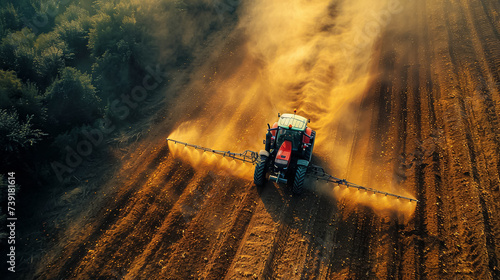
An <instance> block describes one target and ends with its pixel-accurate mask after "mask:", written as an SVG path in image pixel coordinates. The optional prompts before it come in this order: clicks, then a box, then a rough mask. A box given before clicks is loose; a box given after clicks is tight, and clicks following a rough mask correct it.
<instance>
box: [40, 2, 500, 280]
mask: <svg viewBox="0 0 500 280" xmlns="http://www.w3.org/2000/svg"><path fill="white" fill-rule="evenodd" d="M406 2H408V3H406ZM405 5H407V6H406V8H405V10H404V11H403V12H402V13H400V14H397V15H395V16H394V19H393V22H394V23H396V22H397V23H398V24H400V23H401V24H403V25H404V24H406V25H407V26H405V28H401V26H397V25H392V24H389V25H388V26H387V27H386V28H385V29H384V31H383V32H382V33H381V37H380V38H379V39H378V41H377V43H376V45H375V51H374V55H373V56H372V66H371V67H372V68H371V70H370V71H371V72H372V73H374V75H373V77H374V78H373V79H372V80H371V81H370V83H369V87H368V90H366V92H365V93H364V94H363V96H362V98H361V102H359V104H358V105H357V106H358V108H355V109H356V110H359V111H362V112H364V113H363V114H362V115H361V116H360V117H359V120H358V121H359V122H360V123H362V125H359V126H356V127H360V130H361V127H362V128H363V132H362V133H361V132H360V133H359V135H357V136H356V137H353V141H352V144H351V145H352V146H351V150H356V151H358V152H357V153H356V155H355V156H352V157H350V159H349V160H350V161H352V162H353V163H351V162H349V164H354V162H363V163H370V162H375V161H376V162H378V163H381V164H382V165H383V168H385V169H388V170H391V172H392V173H395V174H398V176H399V180H400V182H399V183H400V185H401V186H402V188H403V189H404V190H405V191H407V192H408V193H410V194H413V195H414V196H415V197H416V198H417V199H418V200H419V201H420V202H419V203H418V204H417V206H416V209H414V212H413V213H412V214H411V216H410V217H405V218H404V220H402V219H401V217H399V215H398V213H397V212H389V213H387V212H384V213H382V214H381V213H379V212H378V211H377V210H376V209H374V208H371V207H368V206H363V205H355V206H354V207H353V206H352V205H350V204H349V203H348V202H346V201H345V200H342V199H341V200H339V199H334V198H331V197H330V196H328V195H324V194H322V193H319V192H316V191H314V190H313V191H309V192H307V193H306V194H305V195H302V196H298V197H297V196H291V192H290V190H289V189H287V188H286V187H283V186H278V185H274V184H271V183H269V184H268V185H267V186H265V188H263V189H261V190H260V189H257V188H256V187H255V186H254V185H253V184H252V181H251V180H249V178H248V176H247V177H244V178H240V177H237V176H232V175H230V174H229V175H228V174H227V173H224V172H223V171H221V170H219V169H218V168H215V167H209V166H207V165H203V164H201V165H196V164H193V163H192V162H190V161H186V160H184V159H183V157H179V156H176V155H174V153H172V151H171V148H169V146H168V145H167V143H166V142H165V140H164V139H165V137H167V136H169V135H170V133H171V131H172V127H174V126H175V125H176V124H177V123H180V121H181V119H182V118H181V117H178V118H177V119H176V118H173V119H169V120H168V121H166V122H165V123H162V124H161V126H158V129H157V132H156V133H155V134H154V135H149V136H148V137H146V138H145V139H143V140H142V141H141V142H140V143H138V144H137V145H135V146H134V147H133V148H131V149H130V151H129V153H128V154H127V155H126V156H123V158H122V159H121V162H122V167H121V169H120V170H119V171H118V172H117V173H116V174H115V175H114V177H115V179H112V180H110V182H108V183H107V184H106V185H105V186H103V188H102V190H103V191H102V193H107V197H106V198H101V199H99V200H96V202H94V203H92V204H89V209H90V210H88V211H86V213H85V214H82V215H81V217H80V218H79V219H76V220H75V221H74V222H73V223H72V225H71V226H70V227H69V228H68V230H67V231H68V233H67V234H66V235H63V236H65V237H61V238H60V242H59V246H56V247H54V248H53V250H51V251H50V252H48V253H47V256H46V257H45V258H44V260H43V262H41V263H40V264H39V268H38V271H37V274H36V277H37V278H38V279H122V278H123V279H500V262H499V258H500V190H499V186H500V177H499V173H500V125H499V119H500V41H499V39H500V35H499V32H500V16H499V14H498V13H499V12H500V3H499V2H498V1H493V0H482V1H466V0H442V1H434V0H432V1H431V0H427V1H424V0H422V1H405ZM401 30H405V32H403V31H401ZM406 30H410V31H411V32H406ZM232 44H233V43H229V47H234V48H236V50H235V53H237V49H238V48H241V46H239V47H238V44H236V45H237V46H234V45H232ZM227 63H228V64H230V63H232V64H235V65H233V66H234V67H236V68H237V67H241V66H240V64H241V65H245V63H244V62H241V61H236V62H235V61H232V62H227ZM236 64H238V65H236ZM255 64H257V66H255V67H258V63H255ZM218 75H219V77H220V76H222V77H224V75H229V74H227V73H224V71H220V72H219V74H218ZM250 76H251V75H250ZM250 76H249V77H247V78H246V80H244V81H242V84H243V85H242V86H245V83H246V82H248V80H249V79H251V78H250ZM251 77H253V76H251ZM208 83H209V82H207V84H208ZM210 83H211V82H210ZM213 83H215V85H213V84H212V86H217V85H216V82H213ZM235 86H236V85H235ZM189 94H190V95H189V97H190V99H193V98H194V99H196V98H195V97H196V93H189ZM214 94H215V93H214ZM181 99H182V98H181ZM200 102H201V101H200ZM220 102H223V100H222V101H221V100H214V101H211V102H208V103H207V105H206V107H203V108H204V109H203V110H202V111H208V112H216V111H217V110H218V106H219V105H220ZM245 102H247V101H245ZM253 102H255V103H251V101H248V102H247V103H243V104H248V106H247V107H246V108H236V109H235V110H234V112H243V113H241V115H243V116H251V115H252V114H254V113H253V112H252V108H256V106H257V105H258V102H259V101H258V100H257V101H253ZM186 108H187V106H183V107H182V110H187V109H186ZM179 111H181V109H179ZM191 112H192V113H193V112H194V111H191ZM193 114H195V113H193ZM200 114H202V113H200ZM170 115H172V114H170ZM174 115H175V114H174ZM273 115H274V113H273ZM229 116H231V113H229ZM266 117H267V116H266ZM261 118H262V119H263V117H260V116H257V117H255V119H254V118H247V119H245V120H240V121H241V122H242V123H243V124H245V123H246V125H247V126H253V123H254V122H255V123H259V122H258V120H260V119H261ZM249 119H250V122H247V120H249ZM183 120H185V119H183ZM272 120H273V119H269V120H265V122H271V121H272ZM209 121H212V120H209ZM313 123H314V120H313ZM238 124H240V123H238ZM162 127H163V128H165V127H170V129H168V131H165V129H162ZM238 127H242V128H243V129H245V127H244V126H243V125H239V126H238ZM203 129H208V128H206V127H204V126H203V128H202V130H203ZM253 129H254V130H256V131H260V134H261V135H258V137H257V136H255V137H253V138H251V141H253V139H262V138H263V137H264V132H263V131H264V128H263V127H260V124H259V126H258V127H255V128H253ZM341 129H342V128H341V127H340V126H339V127H333V128H332V130H337V131H340V130H341ZM251 133H252V132H248V133H247V134H251ZM322 133H323V135H326V134H328V133H329V131H328V130H323V131H322ZM332 133H333V132H332ZM247 134H245V133H243V136H245V135H247ZM335 135H337V136H336V137H333V138H332V139H330V140H329V141H330V142H328V143H330V144H329V145H331V146H332V147H335V146H336V145H342V144H343V143H344V140H343V139H341V137H340V136H338V135H339V134H338V133H337V134H335ZM324 137H326V136H324ZM237 138H238V139H239V141H240V140H241V139H242V138H243V137H242V136H241V135H238V137H237ZM179 140H183V139H179ZM241 141H243V145H242V146H245V145H246V142H245V141H246V140H241ZM249 141H250V140H249ZM259 141H261V140H259ZM200 142H201V143H200V144H204V142H203V141H200ZM323 143H324V144H325V145H326V143H327V142H325V141H323ZM258 144H259V143H257V146H256V144H251V145H250V146H249V147H248V148H250V149H252V150H256V149H259V148H258V147H259V146H258ZM215 148H224V147H215ZM233 148H234V147H228V148H227V149H233ZM318 161H321V160H320V159H318ZM367 165H368V164H367ZM238 166H240V165H238ZM352 166H355V165H352ZM364 169H365V170H367V171H365V172H364V173H363V177H364V178H371V177H373V178H378V177H377V176H380V174H378V172H377V170H370V166H369V165H368V166H366V167H364ZM352 173H356V170H355V169H354V167H352V168H351V169H349V170H348V172H347V177H348V178H349V177H351V175H350V174H352ZM342 175H344V174H342ZM332 187H333V186H332Z"/></svg>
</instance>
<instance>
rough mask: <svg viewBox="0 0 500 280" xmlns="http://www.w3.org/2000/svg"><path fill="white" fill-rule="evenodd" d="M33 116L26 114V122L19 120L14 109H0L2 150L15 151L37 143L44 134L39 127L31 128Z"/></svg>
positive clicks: (0, 141)
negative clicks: (10, 110)
mask: <svg viewBox="0 0 500 280" xmlns="http://www.w3.org/2000/svg"><path fill="white" fill-rule="evenodd" d="M32 118H33V116H28V117H27V118H26V122H24V123H21V122H20V121H19V115H18V114H17V112H16V111H15V110H13V111H12V112H9V111H7V110H5V109H0V147H2V149H3V150H4V151H8V152H16V151H19V150H22V149H23V148H26V147H27V146H30V145H33V144H35V143H37V142H38V141H39V140H40V139H41V138H42V136H44V135H45V134H44V133H43V132H42V131H41V130H40V129H35V128H33V124H32V123H31V120H32Z"/></svg>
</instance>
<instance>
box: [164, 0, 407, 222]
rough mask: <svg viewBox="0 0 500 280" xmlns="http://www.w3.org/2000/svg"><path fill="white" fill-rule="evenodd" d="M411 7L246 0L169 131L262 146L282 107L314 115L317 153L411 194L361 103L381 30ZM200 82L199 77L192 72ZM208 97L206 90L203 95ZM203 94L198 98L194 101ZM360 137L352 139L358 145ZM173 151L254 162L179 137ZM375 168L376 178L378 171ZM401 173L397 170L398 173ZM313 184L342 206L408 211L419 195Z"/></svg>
mask: <svg viewBox="0 0 500 280" xmlns="http://www.w3.org/2000/svg"><path fill="white" fill-rule="evenodd" d="M404 9H405V6H404V2H402V1H398V0H384V1H370V0H355V1H325V0H316V1H304V0H292V1H263V0H256V1H247V2H245V3H244V4H241V5H240V7H239V8H238V13H239V24H238V27H237V28H236V29H235V30H233V32H232V33H231V34H229V36H228V39H227V42H229V43H227V45H226V46H225V47H224V48H223V51H222V52H216V53H215V54H214V55H213V57H212V58H211V62H210V63H208V64H207V65H202V66H200V69H199V71H198V72H197V74H196V75H198V78H199V80H201V82H200V81H197V82H193V83H192V84H191V86H190V88H189V89H188V91H190V92H191V93H190V94H189V95H188V98H191V99H192V100H193V101H192V102H191V103H192V104H193V108H191V111H190V112H191V113H189V112H188V113H187V115H188V116H189V117H188V118H187V119H186V121H184V122H183V123H181V124H180V125H179V126H178V128H177V129H176V130H175V131H174V132H173V133H172V134H171V135H169V138H172V139H176V140H179V141H184V142H189V143H193V144H197V145H201V146H205V147H210V148H213V149H218V150H225V151H227V150H230V151H232V152H243V151H244V150H247V149H249V150H253V151H258V150H260V149H263V145H262V140H263V139H264V136H265V132H266V131H265V129H266V128H267V125H266V124H267V123H271V124H272V123H273V122H274V121H275V120H276V119H277V113H278V112H281V113H286V112H291V111H293V109H295V108H296V109H297V114H300V115H302V116H304V117H306V118H309V119H311V123H310V127H311V128H313V129H314V130H316V132H317V139H316V143H315V148H314V155H315V157H316V159H315V160H316V161H318V163H319V164H321V165H322V166H324V167H325V169H326V170H327V171H329V173H331V174H333V175H334V176H336V177H341V178H345V179H347V180H348V181H351V182H354V183H357V184H361V185H366V186H368V187H371V188H376V189H379V190H383V191H388V192H392V193H396V194H400V195H404V196H408V197H413V195H411V194H409V193H408V192H406V191H405V190H404V189H403V187H402V184H401V180H395V179H394V177H395V174H394V173H395V172H394V170H393V164H392V163H388V162H387V160H386V161H378V160H374V159H373V158H374V157H368V156H367V154H370V153H377V152H379V151H373V144H372V142H373V141H380V139H372V138H370V122H371V116H372V114H375V113H376V112H366V111H363V110H362V109H361V104H362V102H363V99H364V98H366V93H367V91H368V89H369V87H370V82H371V81H372V80H373V79H374V75H375V74H373V73H372V72H373V71H371V70H372V69H371V65H372V63H371V60H372V59H373V56H374V49H375V46H376V44H377V40H378V38H379V36H380V34H381V32H384V29H385V28H386V27H387V26H389V25H394V24H396V23H395V22H394V16H395V15H397V14H399V13H401V12H402V11H403V10H404ZM194 80H196V79H194ZM207 96H208V97H207ZM198 99H199V100H201V101H198V102H196V101H194V100H198ZM354 143H356V146H354ZM169 147H170V150H171V151H172V152H173V153H174V154H176V155H178V156H183V158H185V159H188V160H190V162H191V163H192V164H193V165H194V166H197V167H207V168H210V167H209V166H212V167H214V168H218V169H220V170H224V171H226V172H230V173H232V174H233V175H235V176H240V177H244V178H246V179H249V180H250V179H252V174H253V166H252V165H250V164H245V163H240V162H234V161H230V160H229V161H228V160H226V159H221V158H220V157H219V156H215V155H209V154H207V153H205V154H203V153H201V152H199V151H196V150H193V149H191V148H185V147H183V146H181V145H173V144H169ZM313 161H314V160H313ZM373 174H377V176H373ZM396 177H397V176H396ZM308 188H310V189H312V190H315V191H318V192H321V193H324V194H327V195H331V196H334V197H335V198H336V199H337V200H338V201H341V202H342V203H344V204H347V205H350V206H352V207H356V205H357V204H363V205H366V206H369V207H371V208H373V209H374V210H377V212H378V213H380V214H383V215H385V214H387V213H389V212H391V211H393V210H396V211H397V212H398V214H399V215H403V216H405V217H409V216H410V215H411V214H412V213H413V211H414V210H415V203H410V202H407V201H405V200H398V199H395V198H390V197H384V196H383V195H374V194H372V193H366V192H364V191H357V190H353V189H346V188H345V187H334V185H332V184H328V185H325V184H319V183H310V184H309V185H308Z"/></svg>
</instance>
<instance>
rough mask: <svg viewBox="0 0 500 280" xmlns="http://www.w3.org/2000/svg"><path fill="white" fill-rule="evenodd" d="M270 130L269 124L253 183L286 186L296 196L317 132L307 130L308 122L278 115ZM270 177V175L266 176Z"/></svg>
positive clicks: (301, 186)
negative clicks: (272, 183) (275, 183)
mask: <svg viewBox="0 0 500 280" xmlns="http://www.w3.org/2000/svg"><path fill="white" fill-rule="evenodd" d="M278 118H279V120H278V121H277V122H275V123H274V124H273V126H272V127H270V126H269V124H268V129H267V133H266V140H264V143H265V150H261V151H259V158H258V160H257V163H256V166H255V172H254V183H255V185H257V186H263V185H264V184H265V183H266V181H267V178H269V180H271V181H274V182H277V183H283V184H287V185H289V186H291V187H292V191H293V193H295V194H300V193H302V188H303V185H304V179H305V177H306V173H307V169H308V167H309V163H310V162H311V157H312V151H313V148H314V140H315V136H316V132H315V131H314V130H312V129H311V128H309V127H307V124H308V123H309V122H310V120H308V119H306V118H304V117H301V116H299V115H297V114H296V111H294V113H293V114H283V115H280V114H278ZM268 174H269V176H268Z"/></svg>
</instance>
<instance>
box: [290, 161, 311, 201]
mask: <svg viewBox="0 0 500 280" xmlns="http://www.w3.org/2000/svg"><path fill="white" fill-rule="evenodd" d="M308 164H309V162H308V161H306V160H299V161H298V164H297V171H296V172H295V179H294V180H293V188H292V192H293V193H294V194H301V193H302V191H303V187H304V180H305V179H306V173H307V165H308Z"/></svg>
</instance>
